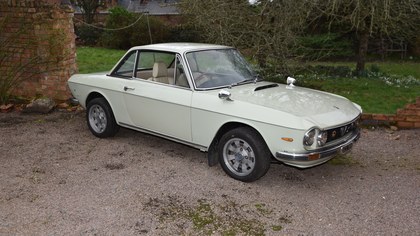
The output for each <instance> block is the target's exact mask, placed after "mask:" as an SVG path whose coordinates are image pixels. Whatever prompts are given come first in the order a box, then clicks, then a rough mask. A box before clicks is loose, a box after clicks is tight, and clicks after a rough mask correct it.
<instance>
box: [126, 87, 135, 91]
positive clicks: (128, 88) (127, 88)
mask: <svg viewBox="0 0 420 236" xmlns="http://www.w3.org/2000/svg"><path fill="white" fill-rule="evenodd" d="M127 90H134V88H132V87H127V86H124V91H127Z"/></svg>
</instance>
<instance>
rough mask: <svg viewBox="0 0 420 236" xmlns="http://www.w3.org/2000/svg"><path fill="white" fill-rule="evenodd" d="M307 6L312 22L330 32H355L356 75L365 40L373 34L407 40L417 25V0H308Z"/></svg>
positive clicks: (361, 67)
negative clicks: (325, 24)
mask: <svg viewBox="0 0 420 236" xmlns="http://www.w3.org/2000/svg"><path fill="white" fill-rule="evenodd" d="M307 6H308V7H309V12H308V19H309V20H310V21H312V23H314V22H315V24H320V22H326V23H327V24H328V26H329V28H330V30H331V31H342V32H343V31H344V32H353V33H355V35H356V38H357V41H358V50H357V65H356V72H357V73H358V74H361V73H363V71H364V70H365V62H366V56H367V51H368V43H369V39H370V38H371V37H372V36H373V35H378V34H381V35H385V36H389V37H390V36H399V37H402V38H404V39H410V38H412V37H413V36H416V35H415V34H416V33H418V30H419V28H420V2H419V1H418V0H380V1H378V0H308V4H307ZM334 26H335V27H334Z"/></svg>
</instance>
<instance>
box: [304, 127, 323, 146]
mask: <svg viewBox="0 0 420 236" xmlns="http://www.w3.org/2000/svg"><path fill="white" fill-rule="evenodd" d="M327 139H328V133H327V132H325V131H321V130H320V129H319V128H312V129H310V130H308V131H307V132H306V133H305V135H304V137H303V145H304V146H305V147H307V148H316V147H322V146H324V145H325V144H326V143H327Z"/></svg>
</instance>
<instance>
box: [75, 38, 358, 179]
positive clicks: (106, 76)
mask: <svg viewBox="0 0 420 236" xmlns="http://www.w3.org/2000/svg"><path fill="white" fill-rule="evenodd" d="M294 82H295V80H294V79H293V78H287V83H286V84H279V83H273V82H269V81H264V80H263V79H262V78H260V77H259V76H258V75H257V74H256V73H255V72H254V71H253V69H252V67H251V66H250V64H248V62H247V61H246V60H245V59H244V58H243V57H242V56H241V54H240V53H239V52H238V51H237V50H236V49H235V48H232V47H228V46H221V45H210V44H195V43H165V44H153V45H146V46H139V47H134V48H131V49H130V50H129V51H128V52H127V53H126V54H125V55H124V56H123V57H122V58H121V60H120V61H119V62H118V63H117V64H116V65H115V67H114V68H113V69H112V70H111V71H110V72H109V73H92V74H76V75H73V76H72V77H71V78H70V79H69V81H68V85H69V87H70V90H71V93H72V94H73V96H74V98H75V99H76V100H77V101H78V102H79V103H80V105H81V106H83V107H84V108H86V112H87V116H86V117H87V125H88V127H89V129H90V131H91V132H92V133H93V134H94V135H95V136H97V137H99V138H106V137H110V136H114V135H115V134H116V133H117V131H118V129H119V127H125V128H129V129H133V130H137V131H141V132H145V133H148V134H152V135H157V136H160V137H163V138H166V139H169V140H172V141H175V142H179V143H183V144H186V145H189V146H191V147H194V148H198V149H200V150H201V151H203V152H207V158H208V163H209V165H210V166H213V165H216V164H217V163H220V165H221V166H222V168H223V170H224V171H225V172H226V173H227V174H228V175H229V176H231V177H233V178H234V179H237V180H240V181H244V182H251V181H255V180H257V179H259V178H260V177H262V176H264V175H265V174H266V173H267V171H268V169H269V167H270V163H272V162H273V161H278V162H281V163H284V164H286V165H290V166H295V167H299V168H308V167H313V166H316V165H319V164H322V163H325V162H327V161H328V160H330V159H331V158H333V157H334V156H335V155H337V154H339V153H345V152H347V151H349V150H350V149H351V148H352V145H353V144H354V143H355V142H356V141H357V140H358V138H359V136H360V132H359V128H358V120H359V118H360V115H361V112H362V109H361V107H360V106H359V105H357V104H355V103H353V102H351V101H349V100H348V99H346V98H344V97H341V96H338V95H334V94H331V93H326V92H322V91H317V90H312V89H308V88H302V87H298V86H295V85H294V84H293V83H294Z"/></svg>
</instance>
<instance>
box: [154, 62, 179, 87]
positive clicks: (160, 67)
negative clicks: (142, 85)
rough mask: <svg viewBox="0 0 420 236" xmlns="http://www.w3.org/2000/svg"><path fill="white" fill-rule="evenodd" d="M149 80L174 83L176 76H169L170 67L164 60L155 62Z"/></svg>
mask: <svg viewBox="0 0 420 236" xmlns="http://www.w3.org/2000/svg"><path fill="white" fill-rule="evenodd" d="M149 80H151V81H156V82H159V83H164V84H174V78H173V77H168V68H167V67H166V65H165V63H163V62H155V64H153V73H152V77H151V78H149Z"/></svg>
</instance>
